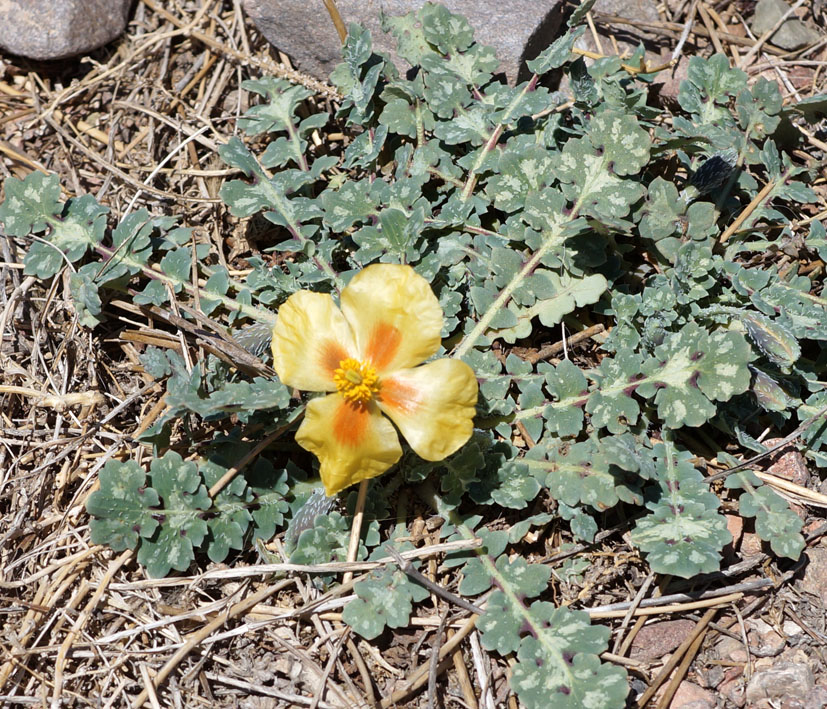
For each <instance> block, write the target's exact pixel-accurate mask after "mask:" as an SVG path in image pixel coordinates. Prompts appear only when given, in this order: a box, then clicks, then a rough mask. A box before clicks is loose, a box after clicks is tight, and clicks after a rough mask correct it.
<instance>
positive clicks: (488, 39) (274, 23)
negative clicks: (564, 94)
mask: <svg viewBox="0 0 827 709" xmlns="http://www.w3.org/2000/svg"><path fill="white" fill-rule="evenodd" d="M0 2H2V0H0ZM424 4H425V3H424V0H378V1H377V0H337V3H336V6H337V7H338V9H339V14H340V15H341V16H342V19H343V20H344V22H345V25H346V26H347V25H348V24H350V23H351V22H356V23H358V24H360V25H362V26H364V27H367V28H368V29H369V30H370V33H371V37H372V39H373V48H374V51H382V52H387V53H388V54H390V55H391V56H392V57H393V59H394V62H395V63H396V65H397V66H398V67H399V68H400V69H402V70H404V69H406V68H407V67H406V66H405V65H404V63H403V62H402V61H401V60H400V59H399V58H398V57H397V56H396V53H395V51H394V49H395V44H394V40H393V38H392V37H391V36H390V35H386V34H384V33H383V32H382V30H381V29H380V20H379V14H380V10H381V11H384V12H385V14H387V15H405V14H407V13H409V12H411V11H413V10H417V9H419V8H420V7H422V5H424ZM442 4H443V5H445V7H447V8H448V9H449V10H450V11H451V12H453V13H457V14H461V15H464V16H465V17H466V18H467V19H468V21H469V22H470V23H471V26H472V27H473V28H474V36H475V39H476V40H477V42H479V43H481V44H485V45H489V46H491V47H493V48H494V49H495V50H496V52H497V56H498V57H499V59H500V70H501V71H504V72H505V74H506V76H507V77H508V80H509V81H510V82H511V83H514V82H515V81H516V80H517V79H518V78H519V79H523V78H528V76H529V75H528V73H527V72H526V70H525V68H524V67H523V63H524V61H525V60H527V59H533V58H534V57H535V56H537V54H539V53H540V52H541V51H542V50H543V49H545V48H546V47H547V46H548V45H549V44H551V42H552V41H554V39H555V38H556V36H557V32H558V30H559V28H560V22H561V19H562V9H563V6H564V0H547V1H546V2H537V0H442ZM244 7H245V9H246V11H247V14H248V15H249V16H250V18H251V19H252V20H253V22H254V23H255V25H256V27H257V28H258V29H259V31H260V32H261V33H262V34H263V35H264V36H265V37H266V38H267V39H268V40H269V42H270V43H271V44H273V45H274V46H275V47H277V48H278V49H280V50H281V51H282V52H284V53H285V54H287V55H289V56H290V57H291V59H293V60H294V61H295V62H296V64H297V66H298V68H299V69H301V70H302V71H306V72H307V73H309V74H312V75H314V76H316V77H318V78H322V79H327V77H328V76H329V75H330V72H331V71H332V70H333V68H334V67H335V66H336V65H337V64H338V63H339V62H340V61H341V42H340V41H339V36H338V34H336V30H335V28H334V27H333V22H332V21H331V19H330V17H329V16H328V15H327V12H326V11H325V9H324V7H323V5H322V4H321V2H313V3H311V2H296V0H244ZM521 67H522V68H523V74H520V69H521Z"/></svg>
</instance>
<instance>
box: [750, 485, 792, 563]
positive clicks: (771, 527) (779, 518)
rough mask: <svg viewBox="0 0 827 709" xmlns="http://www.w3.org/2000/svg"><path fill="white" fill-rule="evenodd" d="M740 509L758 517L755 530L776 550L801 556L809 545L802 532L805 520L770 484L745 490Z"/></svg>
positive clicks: (777, 552)
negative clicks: (749, 490) (752, 489)
mask: <svg viewBox="0 0 827 709" xmlns="http://www.w3.org/2000/svg"><path fill="white" fill-rule="evenodd" d="M738 511H739V512H740V513H741V514H742V515H743V516H745V517H754V518H755V531H756V532H757V533H758V536H759V537H761V539H763V540H764V541H766V542H769V543H770V547H771V548H772V550H773V551H774V552H775V553H776V554H778V555H779V556H786V557H787V558H789V559H793V560H798V558H799V557H800V556H801V552H802V551H804V547H805V546H806V545H805V542H804V537H803V536H802V535H801V530H802V528H803V527H804V522H803V521H802V520H801V518H800V517H799V516H798V515H797V514H796V513H795V512H793V511H792V510H791V509H790V506H789V504H787V502H786V501H785V500H783V499H782V498H781V497H780V496H779V495H777V494H776V493H775V492H773V490H772V488H771V487H770V486H769V485H762V486H761V487H759V488H757V489H755V490H754V492H745V493H743V494H742V495H741V497H740V498H739V500H738Z"/></svg>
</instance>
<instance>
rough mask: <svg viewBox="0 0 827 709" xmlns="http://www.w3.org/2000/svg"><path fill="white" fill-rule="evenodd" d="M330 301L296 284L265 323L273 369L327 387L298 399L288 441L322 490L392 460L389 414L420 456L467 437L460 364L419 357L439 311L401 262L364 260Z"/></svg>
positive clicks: (430, 342) (470, 407) (440, 452)
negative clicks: (302, 406) (316, 473)
mask: <svg viewBox="0 0 827 709" xmlns="http://www.w3.org/2000/svg"><path fill="white" fill-rule="evenodd" d="M340 306H341V307H337V305H336V304H335V302H334V301H333V298H332V297H331V296H330V295H328V294H326V293H313V292H311V291H307V290H301V291H298V292H296V293H294V294H293V295H291V296H290V297H289V298H288V299H287V301H286V302H285V303H284V305H282V306H281V308H280V309H279V317H278V322H277V323H276V326H275V327H274V328H273V345H272V346H273V367H274V368H275V370H276V373H277V374H278V376H279V379H281V381H282V382H283V383H284V384H286V385H287V386H290V387H295V388H296V389H301V390H304V391H317V392H329V393H328V395H327V396H323V397H317V398H315V399H311V400H310V401H309V402H308V404H307V409H306V411H305V415H304V420H303V421H302V424H301V426H300V427H299V430H298V431H297V432H296V442H297V443H298V444H299V445H300V446H302V447H303V448H305V449H306V450H309V451H310V452H311V453H313V454H315V455H316V456H317V457H318V458H319V462H320V464H321V477H322V482H323V483H324V487H325V491H326V492H327V494H328V495H335V494H336V493H337V492H339V491H340V490H344V489H345V488H346V487H349V486H351V485H353V484H354V483H357V482H360V481H362V480H367V479H369V478H374V477H376V476H377V475H381V474H382V473H383V472H385V471H386V470H387V469H388V468H390V467H391V466H392V465H393V464H394V463H396V462H397V461H398V460H399V458H400V457H401V456H402V447H401V445H400V443H399V436H398V435H397V432H396V430H395V429H394V424H395V425H396V428H398V429H399V431H400V432H401V433H402V435H403V436H404V437H405V440H407V441H408V443H409V444H410V446H411V448H412V449H413V450H414V451H415V452H416V453H417V454H418V455H419V456H421V457H422V458H424V459H425V460H431V461H436V460H442V459H443V458H446V457H447V456H449V455H451V453H454V452H455V451H456V450H458V449H459V448H460V447H461V446H462V445H463V444H464V443H465V442H466V441H467V440H468V439H469V438H470V436H471V432H472V430H473V422H472V419H473V416H474V407H475V405H476V403H477V380H476V377H475V376H474V372H473V371H472V370H471V368H470V367H469V366H468V365H467V364H465V363H464V362H461V361H459V360H456V359H447V358H444V359H437V360H434V361H433V362H428V363H427V364H422V362H424V361H425V360H426V359H428V358H430V357H432V356H433V355H434V354H436V352H437V350H438V349H439V346H440V342H441V332H442V321H443V316H442V308H441V307H440V305H439V301H438V300H437V298H436V296H435V295H434V293H433V291H432V290H431V287H430V285H429V284H428V282H427V281H426V280H425V279H424V278H422V276H420V275H419V274H417V273H416V272H415V271H414V270H413V269H412V268H411V267H410V266H402V265H398V264H374V265H372V266H368V267H367V268H365V269H363V270H362V271H360V272H359V273H357V274H356V275H355V276H354V277H353V278H352V279H351V281H350V283H349V284H348V285H347V286H346V287H345V288H344V289H342V294H341V297H340ZM417 365H419V366H417ZM391 421H392V422H393V424H392V423H391Z"/></svg>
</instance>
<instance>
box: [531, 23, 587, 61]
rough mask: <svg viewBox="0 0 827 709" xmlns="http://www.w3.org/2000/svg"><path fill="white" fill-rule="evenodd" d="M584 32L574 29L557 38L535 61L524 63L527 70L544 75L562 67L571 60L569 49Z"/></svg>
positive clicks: (581, 28)
mask: <svg viewBox="0 0 827 709" xmlns="http://www.w3.org/2000/svg"><path fill="white" fill-rule="evenodd" d="M569 22H571V20H569ZM575 24H576V23H575ZM570 26H571V25H570ZM585 31H586V28H585V27H575V28H574V29H570V30H569V31H568V32H566V33H565V34H564V35H563V36H562V37H558V38H557V39H556V40H554V42H552V43H551V45H550V46H549V47H548V48H547V49H544V50H543V51H542V52H540V54H539V55H537V58H536V59H532V60H531V61H529V62H526V66H528V70H529V71H533V72H534V73H535V74H545V73H547V72H549V71H551V70H552V69H557V68H558V67H561V66H563V64H565V63H566V62H567V61H569V60H570V59H571V48H572V47H573V46H574V43H575V42H576V41H577V40H578V39H579V38H580V37H581V36H582V34H583V33H584V32H585Z"/></svg>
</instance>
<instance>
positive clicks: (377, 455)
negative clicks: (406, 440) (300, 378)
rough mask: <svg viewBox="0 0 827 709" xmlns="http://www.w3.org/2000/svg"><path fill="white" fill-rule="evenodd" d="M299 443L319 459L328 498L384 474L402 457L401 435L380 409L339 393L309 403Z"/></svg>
mask: <svg viewBox="0 0 827 709" xmlns="http://www.w3.org/2000/svg"><path fill="white" fill-rule="evenodd" d="M296 442H297V443H298V444H299V445H300V446H301V447H302V448H305V449H306V450H309V451H310V452H311V453H313V454H315V455H316V457H317V458H318V459H319V462H320V463H321V471H320V472H321V476H322V482H323V483H324V489H325V492H327V494H328V495H335V494H336V493H337V492H339V491H340V490H344V489H345V488H346V487H350V486H351V485H353V484H354V483H358V482H361V481H362V480H367V479H369V478H375V477H376V476H377V475H381V474H382V473H384V472H385V471H386V470H387V469H388V468H390V467H391V466H392V465H393V464H394V463H395V462H396V461H397V460H399V458H400V457H402V446H400V445H399V436H398V435H397V434H396V430H395V429H394V427H393V426H392V425H391V422H390V421H388V419H386V418H385V417H384V416H382V414H381V413H380V412H379V409H378V408H377V407H376V406H375V405H373V404H369V405H368V406H366V407H365V406H355V405H353V404H350V403H348V402H347V401H345V400H344V399H343V398H342V397H341V396H340V395H339V394H329V395H328V396H323V397H320V398H318V399H313V400H312V401H310V402H309V403H308V404H307V409H306V411H305V414H304V421H302V424H301V426H299V430H298V431H297V432H296Z"/></svg>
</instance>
